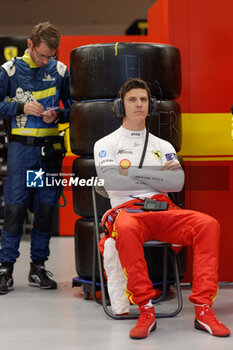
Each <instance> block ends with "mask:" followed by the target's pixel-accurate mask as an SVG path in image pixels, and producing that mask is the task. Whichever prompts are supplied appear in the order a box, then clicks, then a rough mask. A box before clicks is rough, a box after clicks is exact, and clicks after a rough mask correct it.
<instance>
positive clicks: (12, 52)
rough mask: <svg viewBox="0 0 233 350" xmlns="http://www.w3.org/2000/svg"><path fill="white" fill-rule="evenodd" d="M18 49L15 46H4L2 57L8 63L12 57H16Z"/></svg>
mask: <svg viewBox="0 0 233 350" xmlns="http://www.w3.org/2000/svg"><path fill="white" fill-rule="evenodd" d="M17 55H18V47H17V46H6V47H4V57H5V59H6V61H10V60H11V59H12V58H13V57H17Z"/></svg>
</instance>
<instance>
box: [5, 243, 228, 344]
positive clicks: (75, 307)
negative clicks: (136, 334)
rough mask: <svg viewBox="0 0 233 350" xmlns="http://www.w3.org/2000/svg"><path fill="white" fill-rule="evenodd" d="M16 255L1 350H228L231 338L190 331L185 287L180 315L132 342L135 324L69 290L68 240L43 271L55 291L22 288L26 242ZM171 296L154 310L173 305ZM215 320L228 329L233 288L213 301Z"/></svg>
mask: <svg viewBox="0 0 233 350" xmlns="http://www.w3.org/2000/svg"><path fill="white" fill-rule="evenodd" d="M20 251H21V256H20V258H19V260H18V262H17V264H16V265H15V272H14V280H15V288H14V290H13V291H12V292H10V293H9V294H7V295H4V296H1V297H0V304H1V308H0V310H1V313H0V315H1V317H0V336H1V337H0V347H1V349H4V350H13V349H14V350H15V349H16V350H29V349H30V350H47V349H49V350H53V349H56V350H59V349H62V350H63V349H95V350H98V349H101V350H102V349H104V350H106V349H109V350H110V349H111V350H115V349H117V350H125V349H127V350H131V349H133V350H135V349H136V350H137V349H143V350H144V349H148V350H149V349H159V350H163V349H172V350H174V349H179V350H180V349H187V348H188V349H189V350H197V349H201V350H202V349H205V350H216V349H223V350H225V349H226V350H227V349H231V350H232V349H233V336H231V337H229V338H216V337H213V336H210V335H209V334H207V333H204V332H200V331H198V330H195V329H194V328H193V317H194V313H193V306H192V304H191V303H190V302H189V301H188V295H189V293H190V287H183V288H182V295H183V299H184V307H183V310H182V311H181V313H180V315H178V316H176V317H175V318H171V319H159V320H158V327H157V330H156V331H155V332H153V333H151V334H150V335H149V337H148V338H147V339H144V340H132V339H130V338H129V336H128V333H129V331H130V329H131V328H132V327H133V326H134V324H135V320H121V321H115V320H112V319H109V318H108V317H107V316H106V315H105V314H104V313H103V310H102V308H101V306H99V305H97V304H96V303H95V302H94V301H92V300H87V301H86V300H84V299H83V296H82V290H81V288H79V287H76V288H72V283H71V281H72V278H73V277H74V276H75V275H76V272H75V264H74V244H73V237H55V238H52V241H51V259H50V261H49V262H48V263H47V268H48V269H49V270H51V271H53V273H54V277H55V279H56V280H57V282H58V286H59V288H58V290H51V291H44V290H40V289H38V288H33V287H29V286H28V285H27V274H28V271H29V241H28V240H27V239H26V240H23V241H22V242H21V248H20ZM174 302H175V298H174V297H172V296H171V298H170V299H169V300H168V301H166V302H163V303H161V305H158V306H156V310H158V309H159V310H160V311H161V310H162V308H163V309H164V308H169V307H172V306H173V304H174ZM214 309H215V311H216V312H217V315H218V317H219V318H220V319H221V320H222V321H224V323H225V324H226V325H227V326H228V327H229V328H230V329H232V330H233V286H221V287H220V289H219V294H218V296H217V299H216V301H215V307H214Z"/></svg>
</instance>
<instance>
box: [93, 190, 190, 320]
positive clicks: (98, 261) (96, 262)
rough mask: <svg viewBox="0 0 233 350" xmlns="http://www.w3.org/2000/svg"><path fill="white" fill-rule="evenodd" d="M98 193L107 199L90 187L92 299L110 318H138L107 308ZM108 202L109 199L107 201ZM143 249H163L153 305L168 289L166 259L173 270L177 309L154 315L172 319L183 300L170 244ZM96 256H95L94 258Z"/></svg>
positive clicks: (151, 243)
mask: <svg viewBox="0 0 233 350" xmlns="http://www.w3.org/2000/svg"><path fill="white" fill-rule="evenodd" d="M97 191H98V194H101V195H102V196H104V197H107V193H106V192H105V190H104V189H103V188H101V190H100V189H99V188H98V189H96V188H95V186H93V187H92V200H93V210H94V231H95V232H94V235H93V239H94V242H93V260H92V261H93V266H92V294H93V299H94V300H95V301H96V302H97V303H99V304H102V305H103V309H104V312H105V313H106V314H107V315H108V316H109V317H111V318H114V319H135V318H138V316H139V315H138V313H129V314H128V315H114V314H113V313H112V312H111V311H110V310H109V308H108V300H107V295H106V286H105V279H104V273H103V266H102V257H101V253H100V251H99V249H98V246H99V241H100V227H99V226H100V223H99V216H98V208H97V201H96V192H97ZM106 199H107V198H106ZM108 201H109V199H108ZM143 247H153V248H157V249H158V248H160V249H161V248H162V249H163V282H162V286H163V287H162V294H161V295H160V297H159V298H157V299H155V300H153V301H152V302H153V304H156V303H158V302H159V301H162V300H163V299H164V297H165V295H166V293H167V288H168V281H167V271H168V257H170V259H171V262H172V265H173V270H174V276H175V285H176V295H177V308H176V309H175V310H173V311H171V312H164V313H156V317H157V318H168V317H174V316H176V315H177V314H178V313H179V312H180V311H181V309H182V306H183V300H182V294H181V288H180V279H179V271H178V264H177V258H176V253H175V252H174V250H173V249H172V248H171V244H169V243H165V242H161V241H157V240H151V241H147V242H145V243H144V244H143ZM96 254H97V256H96ZM96 268H98V269H99V276H100V288H101V295H102V302H101V301H100V300H99V299H98V298H97V296H96Z"/></svg>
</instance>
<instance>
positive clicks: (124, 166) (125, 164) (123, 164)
mask: <svg viewBox="0 0 233 350" xmlns="http://www.w3.org/2000/svg"><path fill="white" fill-rule="evenodd" d="M130 165H131V163H130V161H129V160H128V159H122V160H121V161H120V167H121V168H122V169H128V168H129V167H130Z"/></svg>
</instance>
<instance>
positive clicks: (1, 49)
mask: <svg viewBox="0 0 233 350" xmlns="http://www.w3.org/2000/svg"><path fill="white" fill-rule="evenodd" d="M26 47H27V38H26V37H10V36H0V66H1V65H2V64H3V63H5V62H6V61H9V60H10V59H11V58H13V57H15V56H22V55H23V53H24V50H25V49H26ZM6 124H7V126H8V128H10V120H7V121H6ZM4 133H5V126H4V123H3V120H0V232H1V229H2V223H3V218H4V198H3V179H4V177H6V171H7V148H6V144H5V136H4Z"/></svg>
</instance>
